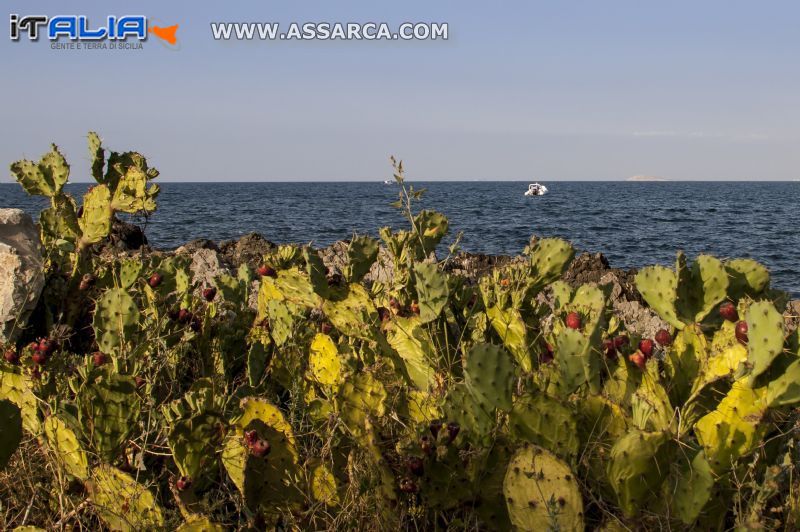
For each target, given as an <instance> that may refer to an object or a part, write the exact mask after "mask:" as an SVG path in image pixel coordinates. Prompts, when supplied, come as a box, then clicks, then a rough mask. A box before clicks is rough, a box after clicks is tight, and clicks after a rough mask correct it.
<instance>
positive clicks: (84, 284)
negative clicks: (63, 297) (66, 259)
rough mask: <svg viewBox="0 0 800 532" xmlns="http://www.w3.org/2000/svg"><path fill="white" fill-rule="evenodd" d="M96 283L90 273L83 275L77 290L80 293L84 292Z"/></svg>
mask: <svg viewBox="0 0 800 532" xmlns="http://www.w3.org/2000/svg"><path fill="white" fill-rule="evenodd" d="M96 281H97V279H96V278H95V276H94V275H92V274H91V273H87V274H84V276H83V277H81V282H80V284H79V285H78V289H79V290H81V291H82V292H85V291H86V290H88V289H90V288H91V287H93V286H94V283H95V282H96Z"/></svg>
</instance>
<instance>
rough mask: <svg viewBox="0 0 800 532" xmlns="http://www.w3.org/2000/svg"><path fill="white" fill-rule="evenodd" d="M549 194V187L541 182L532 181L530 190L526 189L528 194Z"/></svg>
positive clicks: (529, 186)
mask: <svg viewBox="0 0 800 532" xmlns="http://www.w3.org/2000/svg"><path fill="white" fill-rule="evenodd" d="M545 194H547V187H546V186H544V185H542V184H540V183H531V184H530V185H528V190H526V191H525V195H526V196H544V195H545Z"/></svg>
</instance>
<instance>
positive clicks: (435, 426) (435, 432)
mask: <svg viewBox="0 0 800 532" xmlns="http://www.w3.org/2000/svg"><path fill="white" fill-rule="evenodd" d="M428 428H429V429H430V431H431V435H432V436H433V437H434V438H437V437H438V436H439V431H440V430H442V422H441V421H431V424H430V426H429V427H428Z"/></svg>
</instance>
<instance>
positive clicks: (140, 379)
mask: <svg viewBox="0 0 800 532" xmlns="http://www.w3.org/2000/svg"><path fill="white" fill-rule="evenodd" d="M133 380H134V382H135V383H136V388H137V389H138V388H141V387H142V386H144V385H145V384H146V383H147V381H146V380H144V377H140V376H139V375H137V376H136V378H134V379H133Z"/></svg>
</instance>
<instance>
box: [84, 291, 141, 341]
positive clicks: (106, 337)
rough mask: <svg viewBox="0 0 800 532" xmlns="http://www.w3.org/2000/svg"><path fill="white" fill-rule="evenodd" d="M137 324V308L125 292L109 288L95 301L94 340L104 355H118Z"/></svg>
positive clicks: (130, 337)
mask: <svg viewBox="0 0 800 532" xmlns="http://www.w3.org/2000/svg"><path fill="white" fill-rule="evenodd" d="M138 323H139V308H138V307H137V306H136V303H135V302H134V301H133V298H132V297H131V296H130V295H129V294H128V292H127V291H126V290H123V289H121V288H111V289H109V290H107V291H106V292H105V293H104V294H103V295H102V297H101V298H100V299H99V300H98V301H97V303H96V305H95V311H94V320H93V322H92V326H93V328H94V334H95V338H96V340H97V345H98V347H100V350H101V351H103V352H104V353H120V352H121V351H122V349H123V346H124V345H125V342H126V341H130V340H131V339H132V336H133V333H134V332H135V331H136V327H137V325H138Z"/></svg>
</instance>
